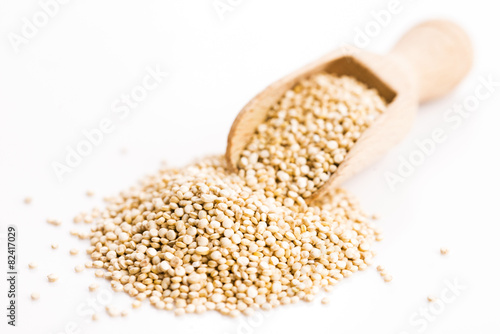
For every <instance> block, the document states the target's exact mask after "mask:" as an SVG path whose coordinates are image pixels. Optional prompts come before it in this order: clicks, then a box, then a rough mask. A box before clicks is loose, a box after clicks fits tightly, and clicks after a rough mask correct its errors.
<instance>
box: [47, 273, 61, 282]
mask: <svg viewBox="0 0 500 334" xmlns="http://www.w3.org/2000/svg"><path fill="white" fill-rule="evenodd" d="M58 279H59V276H57V275H56V274H50V275H48V276H47V280H48V281H49V282H50V283H54V282H57V280H58Z"/></svg>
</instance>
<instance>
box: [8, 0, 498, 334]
mask: <svg viewBox="0 0 500 334" xmlns="http://www.w3.org/2000/svg"><path fill="white" fill-rule="evenodd" d="M226 2H227V1H224V3H226ZM229 2H230V3H233V4H234V5H233V7H232V10H231V11H228V12H226V13H224V15H223V17H222V19H221V17H220V16H219V15H218V13H217V11H216V10H215V9H214V7H213V2H212V0H205V1H165V0H155V1H125V0H108V1H95V0H86V1H77V0H73V1H69V2H68V3H67V4H63V5H60V8H59V11H58V12H57V13H56V14H55V16H54V17H53V18H50V19H49V22H48V24H47V25H45V26H43V27H40V28H39V29H38V33H37V34H36V35H35V36H33V37H32V38H29V39H27V40H26V41H25V42H26V43H24V44H22V45H20V46H19V52H15V48H14V47H13V46H12V44H11V42H10V41H9V36H11V37H12V36H13V35H12V34H20V33H21V29H22V27H23V25H24V23H23V18H26V19H28V20H30V21H32V18H33V15H36V13H39V12H40V11H41V9H40V8H41V7H40V5H39V3H38V2H37V1H35V0H25V1H19V0H1V1H0V30H1V39H0V56H1V62H0V115H1V117H0V206H1V215H0V225H1V226H0V228H1V230H0V233H2V234H4V233H5V231H6V227H7V225H8V224H15V225H17V227H18V229H19V242H18V248H19V263H18V266H19V273H20V278H19V285H18V293H19V295H18V305H19V310H18V327H17V328H15V329H13V328H11V327H8V328H7V326H6V325H5V323H6V317H5V315H4V314H5V312H6V311H5V307H6V303H7V300H6V292H7V286H6V281H5V279H4V278H3V277H4V274H2V275H1V277H2V279H1V283H0V296H1V297H0V303H1V307H0V308H1V309H2V311H1V313H2V315H1V317H0V319H2V320H1V327H0V328H2V329H1V330H0V331H2V333H5V331H4V329H6V328H7V333H61V332H65V330H66V332H67V333H71V332H72V331H71V327H72V326H73V325H77V326H78V330H79V332H81V333H105V332H108V331H110V330H113V331H114V332H123V333H131V332H136V331H141V330H145V329H147V330H148V331H158V332H163V333H176V332H180V331H183V332H184V333H200V332H204V333H220V332H222V333H224V332H226V333H233V332H236V331H239V333H277V332H278V331H280V332H287V333H299V332H304V331H317V332H329V333H394V334H398V333H422V332H425V333H471V332H473V331H474V332H482V333H498V332H499V331H500V320H499V319H500V318H499V311H500V306H499V302H498V301H499V299H500V291H499V284H498V279H499V273H500V270H499V269H498V265H499V264H500V262H499V257H498V255H499V246H498V244H497V242H498V237H499V234H500V218H499V215H498V206H499V204H498V200H499V197H500V196H499V189H500V177H499V176H498V171H499V169H500V159H499V158H498V147H497V145H498V143H499V138H500V131H498V127H499V124H500V110H498V109H499V106H500V99H499V95H500V93H499V92H498V90H500V87H496V88H495V89H496V91H495V92H494V95H492V96H491V97H490V98H488V99H485V100H482V101H480V105H479V107H478V108H477V109H475V110H474V111H472V112H471V113H469V117H467V118H465V119H463V122H462V123H461V124H460V126H458V127H457V128H452V127H451V123H450V122H447V121H446V120H445V118H444V115H445V113H446V111H447V110H448V109H449V108H450V107H452V106H453V105H454V104H460V103H462V102H463V101H464V99H466V98H467V97H469V96H471V95H473V94H474V89H475V88H476V87H477V86H478V84H479V82H480V81H479V80H480V77H484V78H487V77H488V76H492V77H493V78H494V79H496V80H497V81H500V71H499V68H498V61H499V59H500V48H499V47H498V37H497V34H498V31H499V30H500V20H498V8H494V7H495V6H496V3H495V4H494V2H492V1H486V0H476V1H454V0H419V1H409V0H401V7H402V11H401V13H399V14H397V15H393V16H392V17H391V20H390V23H389V24H388V25H387V26H386V27H383V28H382V29H381V30H380V32H379V33H378V34H377V35H376V36H374V37H372V38H371V39H370V43H369V45H368V46H367V48H366V49H367V50H370V51H376V52H381V53H385V52H387V51H388V50H390V47H391V45H393V44H394V43H395V42H396V41H397V39H398V38H399V37H400V36H401V35H402V33H403V32H404V31H406V30H407V29H409V28H410V27H411V26H413V25H414V24H416V23H418V22H420V21H422V20H426V19H429V18H450V19H453V20H454V21H456V22H458V23H459V24H460V25H462V26H463V27H464V28H465V29H466V30H467V31H468V33H469V34H470V36H471V38H472V40H473V44H474V50H475V53H476V54H475V63H474V67H473V70H472V71H471V73H470V74H469V75H468V76H467V78H466V79H465V80H464V81H463V82H462V83H461V84H460V86H459V87H457V89H456V90H455V91H454V92H453V93H451V94H449V95H447V96H446V97H443V98H441V99H439V100H438V101H436V102H432V103H428V104H426V105H424V106H422V107H421V108H420V111H419V114H418V117H417V119H416V122H415V126H414V128H413V130H412V131H411V132H410V133H409V134H408V136H407V138H406V139H405V140H404V142H402V143H401V144H400V145H399V146H397V147H395V148H394V149H393V150H392V151H390V152H389V153H388V154H387V155H386V156H385V157H384V158H382V159H381V160H380V161H378V162H377V163H376V164H374V165H373V166H372V167H371V168H369V169H368V170H366V171H365V172H363V173H361V174H359V175H358V176H357V177H355V178H354V179H353V180H352V181H350V182H349V183H348V184H346V187H347V188H348V189H349V190H350V191H352V192H353V193H354V194H356V195H357V196H358V197H359V198H360V201H361V203H362V205H363V207H364V208H365V209H366V211H368V212H373V213H377V214H379V215H380V217H381V218H380V220H379V221H378V222H377V224H379V225H380V226H381V227H382V228H383V229H384V231H385V239H384V241H382V242H381V243H378V244H377V246H376V247H377V251H378V256H377V257H376V264H383V265H385V266H386V267H387V268H388V271H389V272H390V273H391V274H392V275H393V277H394V280H393V282H391V283H389V284H387V283H384V282H383V280H382V279H381V277H380V276H379V275H378V273H377V272H376V270H375V268H374V267H372V268H369V269H368V270H367V271H365V272H362V273H356V274H355V275H353V277H351V278H349V279H346V280H345V281H344V282H342V283H341V284H340V285H339V286H337V287H336V288H335V289H334V291H333V292H332V293H330V294H329V296H330V299H331V303H330V305H327V306H324V305H321V304H320V303H319V299H320V298H318V299H317V300H316V301H314V302H313V303H309V304H308V303H300V304H298V305H294V306H288V307H280V308H277V309H275V310H273V311H270V312H267V313H265V314H264V315H263V316H262V317H263V318H255V319H253V320H255V321H253V322H252V321H251V320H250V319H246V318H244V317H240V318H238V319H230V318H225V317H223V316H221V315H219V314H214V313H207V314H204V315H201V316H200V315H190V316H184V317H181V318H176V317H174V315H173V314H172V313H171V312H167V311H157V310H155V309H153V308H151V307H150V306H149V305H147V304H145V305H144V306H143V307H142V308H141V309H140V310H138V311H134V312H131V314H130V315H129V316H128V317H127V318H116V319H110V318H108V317H107V316H106V315H105V313H104V311H100V313H101V314H102V317H101V320H100V321H99V322H97V323H94V322H91V321H90V320H89V316H88V315H86V314H88V312H87V311H88V309H89V308H91V307H100V308H102V306H103V305H102V304H103V300H102V299H103V298H104V300H106V298H105V297H108V296H111V299H112V303H113V304H114V305H116V306H118V307H119V308H122V307H125V308H130V302H131V301H132V299H130V298H129V297H128V296H126V295H124V294H114V293H113V294H109V295H108V294H106V293H101V296H100V297H101V301H100V302H99V301H98V302H97V305H94V304H93V299H92V298H94V297H92V298H91V296H92V295H91V294H90V293H89V292H88V290H87V286H88V285H89V283H91V282H93V281H94V280H95V278H94V277H93V273H92V272H91V271H86V272H85V273H82V274H75V273H74V272H73V267H74V266H75V265H76V264H79V263H83V262H84V261H85V260H86V256H85V254H84V253H83V252H82V253H81V254H80V255H79V256H77V257H71V256H70V255H69V254H68V250H69V249H70V248H71V247H75V246H76V247H79V248H82V249H83V248H84V247H86V242H82V241H78V240H75V239H74V238H73V237H70V236H69V234H68V231H69V230H70V229H72V228H74V226H73V223H72V221H71V218H72V217H73V216H74V215H75V214H77V213H78V212H80V211H83V210H88V209H91V208H92V207H93V206H99V205H102V202H101V198H102V197H103V196H106V195H112V194H115V193H117V192H118V191H120V190H121V189H125V188H127V187H129V186H130V185H132V184H134V183H135V181H136V180H137V179H138V178H139V177H141V176H142V175H144V174H146V173H150V172H154V171H155V170H157V168H158V167H159V166H160V162H161V161H162V160H166V161H167V163H168V164H170V165H178V166H181V165H183V164H185V163H187V162H190V161H192V160H193V159H195V158H196V157H201V156H204V155H206V154H220V153H222V152H223V151H224V150H225V143H226V136H227V133H228V130H229V127H230V125H231V122H232V120H233V118H234V117H235V115H236V114H237V112H238V111H239V109H240V108H241V107H242V106H243V105H244V104H245V103H246V102H247V101H248V100H249V99H250V98H252V96H254V95H255V94H256V93H257V92H259V91H260V90H261V89H263V88H264V87H265V86H266V85H268V84H270V83H271V82H273V81H274V80H276V79H278V78H280V77H281V76H283V75H285V74H287V73H289V72H290V71H292V70H294V69H296V68H298V67H300V66H302V65H305V64H306V63H308V62H310V61H312V60H314V59H316V58H318V57H320V56H322V55H323V54H325V53H327V52H328V51H330V50H333V49H335V48H337V47H338V46H339V45H341V44H342V43H348V44H353V43H355V40H354V38H355V36H356V32H357V31H358V29H364V28H365V27H366V25H367V24H370V22H372V21H373V20H374V18H373V15H372V14H371V13H370V12H371V11H372V10H375V11H380V10H382V9H385V8H387V4H388V1H385V0H383V1H379V0H377V1H373V0H370V1H368V0H366V1H338V0H335V1H290V0H287V1H285V0H281V1H264V0H260V1H255V0H254V1H244V0H243V1H236V0H233V1H229ZM456 56H457V57H459V56H460V55H456ZM156 66H159V67H160V68H161V69H162V70H164V71H166V72H168V77H166V78H165V79H164V81H163V82H162V83H161V84H160V85H159V86H158V88H156V89H155V90H154V91H151V92H149V94H148V96H147V98H146V99H145V100H144V101H142V102H141V103H140V105H139V106H138V107H137V108H136V109H134V110H133V111H132V112H131V114H130V115H129V116H128V117H126V118H125V119H123V120H121V119H119V118H118V117H117V115H116V114H114V113H113V112H112V106H113V104H114V103H115V101H116V100H117V99H119V98H120V96H121V94H123V93H129V92H130V91H131V90H132V89H134V87H136V86H137V85H140V84H141V82H142V79H143V77H144V76H145V75H146V74H147V72H146V68H147V67H152V68H154V67H156ZM103 118H110V119H112V121H113V124H114V125H115V127H114V131H113V132H112V133H109V134H107V135H106V136H105V137H104V139H103V142H102V143H101V144H100V145H98V146H97V147H95V148H94V149H93V152H92V153H91V154H90V155H89V156H87V157H85V158H84V159H83V161H82V162H81V164H80V165H79V166H77V167H76V168H74V170H73V171H72V172H71V173H68V174H65V175H64V178H63V181H62V182H59V181H58V179H57V177H56V174H55V173H54V171H53V169H52V163H53V162H54V161H58V162H64V159H65V156H66V153H67V147H68V146H71V147H73V148H74V147H75V146H76V145H77V144H78V143H79V142H80V141H81V140H82V139H84V138H85V137H84V136H83V135H82V131H83V130H90V129H92V128H95V127H97V126H98V124H99V122H100V121H101V120H102V119H103ZM436 128H442V129H444V130H445V132H446V134H447V140H446V141H445V142H444V143H442V144H439V145H438V146H437V147H436V148H435V151H434V152H433V153H432V154H430V155H429V156H427V157H426V159H425V162H424V163H423V164H422V165H420V166H418V167H416V168H415V170H414V172H413V174H412V175H411V176H410V177H408V178H406V180H405V181H404V182H403V183H401V184H398V185H397V186H396V187H395V189H394V190H392V189H391V188H390V187H389V186H388V183H387V182H386V180H385V175H386V173H387V172H394V171H396V170H397V168H398V166H399V161H400V160H399V159H400V158H407V157H408V156H409V155H410V154H411V153H412V152H415V150H416V149H417V145H416V144H415V141H416V140H423V139H425V138H429V136H430V134H431V133H432V131H433V130H434V129H436ZM124 148H125V149H126V150H127V153H126V154H123V153H122V149H124ZM88 189H90V190H94V191H95V192H96V196H94V197H93V198H88V197H86V195H85V191H86V190H88ZM26 196H31V197H33V203H32V204H31V205H29V206H27V205H25V204H24V203H23V198H24V197H26ZM47 217H54V218H58V219H61V220H63V225H62V226H61V227H53V226H50V225H48V224H47V223H45V219H46V218H47ZM77 227H78V226H77ZM79 228H83V227H82V226H79ZM54 242H56V243H59V245H60V247H59V249H58V250H56V251H54V250H51V249H50V244H51V243H54ZM0 247H1V254H2V255H1V258H0V262H1V265H0V269H1V270H2V272H5V271H6V267H5V262H6V261H5V259H6V253H5V249H6V246H5V234H4V235H3V239H2V245H0ZM440 247H448V248H449V249H450V254H449V255H448V256H446V257H443V256H441V255H440V254H439V249H440ZM30 261H36V262H38V264H39V268H38V269H37V270H35V271H31V270H28V269H27V264H28V262H30ZM52 272H55V273H57V274H59V275H60V277H61V278H60V280H59V282H57V283H56V284H51V285H50V284H49V283H47V280H46V275H47V274H49V273H52ZM447 280H448V281H450V282H452V281H457V282H459V284H460V285H461V286H463V287H464V288H463V290H460V292H459V293H458V296H456V298H454V301H452V302H449V303H444V302H440V305H444V307H442V308H441V309H438V310H434V311H431V315H432V314H433V313H432V312H434V315H432V320H428V321H427V320H424V321H423V322H422V320H421V319H424V318H421V317H420V316H418V312H420V311H423V310H425V309H427V308H428V307H429V305H430V304H429V303H428V302H427V300H426V297H427V296H428V295H436V296H439V295H440V294H441V293H443V292H446V291H447V290H446V289H447V288H446V281H447ZM99 282H100V284H101V286H102V287H103V288H104V287H105V288H106V289H102V290H103V291H108V290H109V289H107V288H108V282H106V281H104V280H102V279H101V280H100V281H99ZM34 291H37V292H40V294H41V299H40V300H39V301H37V302H32V301H31V300H30V297H29V296H30V294H31V292H34ZM89 298H91V299H89ZM416 312H417V313H416ZM435 313H439V314H437V315H435ZM415 314H417V315H415ZM411 319H413V321H412V320H411ZM418 319H420V320H418ZM429 319H431V318H429ZM416 320H418V322H415V321H416ZM424 327H425V328H424Z"/></svg>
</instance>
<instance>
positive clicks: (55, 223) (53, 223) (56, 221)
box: [47, 218, 62, 226]
mask: <svg viewBox="0 0 500 334" xmlns="http://www.w3.org/2000/svg"><path fill="white" fill-rule="evenodd" d="M47 223H49V224H50V225H54V226H60V225H61V224H62V222H61V221H60V220H58V219H53V218H48V219H47Z"/></svg>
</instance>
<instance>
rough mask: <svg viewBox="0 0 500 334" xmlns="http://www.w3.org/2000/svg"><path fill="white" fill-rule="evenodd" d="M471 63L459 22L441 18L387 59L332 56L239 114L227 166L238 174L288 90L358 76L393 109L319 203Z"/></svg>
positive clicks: (348, 52)
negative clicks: (320, 79) (308, 81)
mask: <svg viewBox="0 0 500 334" xmlns="http://www.w3.org/2000/svg"><path fill="white" fill-rule="evenodd" d="M471 64H472V47H471V43H470V41H469V39H468V37H467V35H466V34H465V32H463V30H462V29H461V28H460V27H458V26H457V25H456V24H454V23H451V22H448V21H442V20H434V21H427V22H424V23H422V24H420V25H418V26H416V27H415V28H413V29H411V30H410V31H409V32H408V33H406V34H405V35H404V36H403V37H402V39H401V40H400V41H399V42H398V43H397V44H396V46H395V47H394V49H393V50H392V51H391V52H390V53H389V54H387V55H384V56H382V55H377V54H373V53H369V52H366V51H363V50H359V49H356V48H353V47H348V48H344V49H342V50H337V51H334V52H331V53H329V54H327V55H326V56H324V57H322V58H320V59H318V60H317V61H315V62H312V63H310V64H309V65H306V66H305V67H303V68H301V69H299V70H297V71H295V72H293V73H291V74H289V75H287V76H286V77H284V78H282V79H280V80H278V81H276V82H274V83H273V84H271V85H270V86H268V87H267V88H266V89H264V90H263V91H262V92H261V93H259V94H258V95H257V96H255V97H254V98H253V99H252V100H250V102H249V103H248V104H247V105H246V106H245V107H244V108H243V109H242V110H241V111H240V113H239V114H238V116H237V117H236V119H235V121H234V123H233V125H232V127H231V130H230V132H229V136H228V143H227V150H226V159H227V164H228V167H229V168H230V170H231V171H236V164H237V162H238V159H239V157H240V155H241V152H242V151H243V150H244V148H245V146H246V145H247V144H248V142H249V141H250V138H251V137H252V135H253V134H254V133H255V131H256V128H257V126H258V125H259V124H261V123H262V122H264V121H265V119H266V116H267V112H268V110H269V108H270V107H271V106H272V105H273V104H274V103H275V102H276V101H278V100H279V99H280V98H281V97H282V95H283V94H284V93H285V92H286V91H287V90H288V89H290V88H292V87H293V86H294V85H295V84H297V83H298V82H299V81H301V80H302V79H305V78H307V77H310V76H311V75H314V74H316V73H320V72H326V73H331V74H337V75H350V76H353V77H355V78H356V79H357V80H359V81H361V82H363V83H365V84H366V85H367V86H368V87H370V88H375V89H377V91H378V92H379V94H380V95H381V96H382V97H383V98H384V99H385V100H386V101H387V102H388V109H387V111H386V112H385V113H384V114H382V115H380V116H379V117H378V118H377V119H376V120H375V122H374V123H373V124H372V125H371V126H370V128H368V129H367V130H366V131H365V132H364V133H363V134H362V135H361V137H360V138H359V139H358V141H357V142H356V144H355V145H354V146H353V147H352V148H351V150H350V151H349V152H348V153H347V155H346V157H345V159H344V161H343V162H342V163H341V164H340V166H339V167H338V169H337V171H336V172H335V173H334V174H332V176H331V177H330V179H329V180H328V181H327V182H326V183H325V184H324V185H323V186H322V187H321V188H319V189H318V190H317V191H316V192H315V193H314V194H313V195H312V196H311V197H309V198H308V199H307V200H308V201H309V202H311V201H314V200H315V199H317V198H320V197H321V196H322V195H323V194H325V193H327V192H329V191H330V190H331V189H333V188H335V187H338V186H339V185H340V184H341V183H342V182H344V181H346V180H347V179H349V178H350V177H352V176H353V175H355V174H356V173H357V172H359V171H361V170H362V169H363V168H365V167H367V166H368V165H369V164H371V163H372V162H373V161H374V160H376V159H377V158H379V157H380V156H381V155H382V154H384V153H385V152H386V151H387V150H389V149H390V148H391V147H393V146H394V145H395V144H396V143H398V142H399V141H400V140H401V139H402V138H403V137H404V136H405V135H406V134H407V133H408V131H409V130H410V128H411V125H412V123H413V119H414V117H415V114H416V110H417V108H418V103H419V101H420V102H423V101H428V100H430V99H433V98H437V97H439V96H441V95H443V94H445V93H447V92H449V91H450V90H451V89H452V88H453V87H455V86H456V85H457V84H458V82H459V81H460V80H461V79H462V78H463V77H464V76H465V75H466V73H467V72H468V71H469V69H470V67H471Z"/></svg>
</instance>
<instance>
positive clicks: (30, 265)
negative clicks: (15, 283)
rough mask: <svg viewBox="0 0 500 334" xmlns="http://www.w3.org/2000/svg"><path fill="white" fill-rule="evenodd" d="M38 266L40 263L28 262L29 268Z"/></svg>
mask: <svg viewBox="0 0 500 334" xmlns="http://www.w3.org/2000/svg"><path fill="white" fill-rule="evenodd" d="M37 267H38V264H37V263H36V262H30V263H28V268H30V269H36V268H37Z"/></svg>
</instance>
